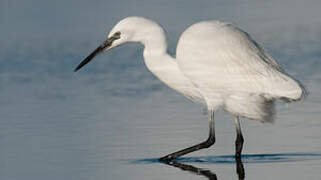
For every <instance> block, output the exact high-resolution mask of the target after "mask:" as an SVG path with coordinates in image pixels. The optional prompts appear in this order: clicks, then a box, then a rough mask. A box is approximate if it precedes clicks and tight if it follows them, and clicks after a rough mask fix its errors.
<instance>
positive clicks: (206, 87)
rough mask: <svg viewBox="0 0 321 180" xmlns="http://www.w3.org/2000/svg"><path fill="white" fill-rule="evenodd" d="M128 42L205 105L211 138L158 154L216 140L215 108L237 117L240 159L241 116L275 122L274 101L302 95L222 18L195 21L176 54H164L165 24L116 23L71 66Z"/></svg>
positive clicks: (176, 154) (171, 84)
mask: <svg viewBox="0 0 321 180" xmlns="http://www.w3.org/2000/svg"><path fill="white" fill-rule="evenodd" d="M126 42H139V43H141V44H143V46H144V52H143V53H144V60H145V64H146V66H147V68H148V69H149V70H150V71H151V72H152V73H153V74H154V75H155V76H156V77H158V78H159V79H160V80H161V81H162V82H164V83H165V84H166V85H168V86H169V87H171V88H173V89H174V90H176V91H178V92H180V93H182V94H183V95H184V96H186V97H187V98H189V99H191V100H192V101H194V102H197V103H200V104H202V105H204V106H206V107H207V110H208V114H209V137H208V139H207V140H206V141H204V142H202V143H200V144H197V145H195V146H192V147H189V148H186V149H183V150H180V151H177V152H174V153H171V154H168V155H167V156H164V157H162V158H160V160H162V161H171V160H172V159H174V158H177V157H179V156H182V155H185V154H187V153H190V152H194V151H197V150H199V149H203V148H208V147H210V146H211V145H213V144H214V143H215V133H214V111H215V110H217V109H219V108H221V109H224V110H225V111H227V112H230V113H231V114H233V115H234V116H235V125H236V141H235V157H236V158H237V159H240V158H241V152H242V148H243V142H244V139H243V136H242V132H241V126H240V120H239V117H245V118H248V119H252V120H257V121H261V122H273V116H274V113H275V111H274V101H275V100H283V101H286V102H290V101H298V100H300V99H302V97H303V96H304V95H305V94H306V91H305V89H304V87H303V86H302V85H301V83H300V82H299V81H297V80H295V79H294V78H292V77H291V76H290V75H288V74H287V73H286V72H285V71H284V70H283V69H282V68H281V67H280V65H279V64H278V63H277V62H276V61H275V60H274V59H273V58H272V57H271V56H270V55H268V54H267V53H266V52H265V51H264V50H263V49H262V48H261V47H260V46H259V45H258V43H256V42H255V41H254V40H253V39H252V38H251V37H250V35H249V34H248V33H246V32H244V31H243V30H241V29H240V28H238V27H236V26H234V25H232V24H229V23H224V22H220V21H203V22H199V23H196V24H194V25H192V26H190V27H189V28H187V30H185V32H184V33H183V34H182V35H181V37H180V39H179V41H178V45H177V49H176V59H175V58H174V57H172V56H171V55H169V54H168V53H167V42H166V37H165V32H164V29H163V28H162V27H161V26H160V25H159V24H157V23H155V22H154V21H152V20H149V19H146V18H143V17H127V18H125V19H123V20H121V21H120V22H118V23H117V24H116V25H115V27H114V28H113V29H112V30H111V31H110V33H109V35H108V38H107V39H106V40H105V41H104V42H103V43H102V44H101V45H100V46H98V48H97V49H95V50H94V51H93V52H92V53H91V54H90V55H89V56H88V57H87V58H85V59H84V60H83V61H82V62H81V63H80V64H79V65H78V67H77V68H76V69H75V71H77V70H79V69H80V68H81V67H83V66H84V65H86V64H87V63H88V62H89V61H91V60H92V59H93V58H94V57H95V56H96V55H98V54H100V53H101V52H104V51H107V50H109V49H111V48H114V47H116V46H119V45H122V44H124V43H126Z"/></svg>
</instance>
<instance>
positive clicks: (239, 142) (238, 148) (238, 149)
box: [235, 116, 244, 159]
mask: <svg viewBox="0 0 321 180" xmlns="http://www.w3.org/2000/svg"><path fill="white" fill-rule="evenodd" d="M235 127H236V140H235V158H236V159H241V154H242V149H243V143H244V139H243V135H242V131H241V125H240V120H239V117H238V116H236V117H235Z"/></svg>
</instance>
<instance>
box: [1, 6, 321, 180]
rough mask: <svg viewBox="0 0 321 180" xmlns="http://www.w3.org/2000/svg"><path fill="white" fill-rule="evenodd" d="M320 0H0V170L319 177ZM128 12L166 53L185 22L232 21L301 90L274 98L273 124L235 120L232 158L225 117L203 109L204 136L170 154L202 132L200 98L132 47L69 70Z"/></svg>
mask: <svg viewBox="0 0 321 180" xmlns="http://www.w3.org/2000/svg"><path fill="white" fill-rule="evenodd" d="M320 6H321V2H316V1H313V0H307V1H298V0H295V1H293V0H281V1H276V0H275V1H274V0H272V1H266V2H265V1H254V0H244V1H240V2H236V1H232V0H227V1H206V0H201V1H184V3H182V2H180V1H176V2H175V1H169V0H164V1H159V2H158V1H147V0H142V1H130V0H125V1H112V0H108V1H100V0H95V1H90V2H89V1H88V2H85V1H76V0H67V1H63V0H57V1H50V2H49V1H40V0H31V1H17V0H11V1H10V2H9V1H3V2H1V3H0V13H1V15H0V24H1V29H0V33H1V36H0V47H1V48H0V114H1V120H0V179H1V180H20V179H23V180H27V179H32V180H38V179H39V180H40V179H46V180H51V179H52V180H56V179H66V180H67V179H68V180H72V179H75V180H82V179H84V180H85V179H86V180H87V179H95V180H98V179H131V180H132V179H134V180H135V179H206V178H208V179H209V178H212V179H213V178H214V177H216V178H217V179H239V177H241V176H240V175H241V174H242V173H240V172H241V171H240V169H243V170H244V174H245V179H248V180H250V179H262V180H270V179H271V180H272V179H273V180H275V179H284V180H286V179H291V180H292V179H309V180H319V179H320V178H321V173H320V169H321V158H320V154H321V143H320V139H321V131H320V129H321V119H320V117H321V111H320V109H321V92H320V89H321V85H320V84H321V74H320V69H321V60H320V55H321V38H320V31H321V19H320V18H317V17H320V16H321V13H320V11H319V7H320ZM130 15H140V16H145V17H149V18H152V19H154V20H156V21H157V22H159V23H160V24H162V26H163V27H164V28H165V29H166V31H167V35H168V41H169V52H170V53H172V54H174V53H175V47H176V41H177V39H178V38H179V35H180V34H181V33H182V32H183V30H184V29H185V28H186V27H188V26H189V25H191V24H193V23H194V22H197V21H200V20H204V19H219V20H224V21H228V22H232V23H234V24H236V25H238V26H240V27H241V28H243V29H244V30H246V31H247V32H249V33H250V34H251V35H252V36H253V38H254V39H256V40H257V41H259V42H260V43H261V44H262V45H263V46H264V47H265V49H266V50H267V51H268V52H269V53H270V54H271V55H272V56H273V57H275V58H276V59H277V60H278V61H279V63H280V64H281V65H282V66H283V67H284V69H286V71H287V72H288V73H289V74H291V75H293V76H295V77H296V78H297V79H299V80H300V81H302V82H303V83H304V84H305V86H306V88H307V89H308V91H309V92H310V94H309V96H308V97H307V99H305V100H304V101H303V102H298V103H293V104H288V105H285V104H282V103H278V104H277V109H278V114H277V118H276V123H275V124H273V125H271V124H261V123H259V122H255V121H250V120H246V119H241V124H242V130H243V135H244V138H245V144H244V150H243V152H244V155H243V161H242V164H241V163H236V162H235V160H234V157H233V154H234V141H235V130H234V123H233V117H232V116H231V115H229V114H226V113H225V112H222V111H219V112H217V113H216V114H215V123H216V143H215V144H214V146H212V147H211V148H209V149H205V150H200V151H198V152H195V153H191V154H189V155H187V156H184V157H182V158H179V159H178V160H177V161H175V163H172V164H165V163H161V162H159V161H158V158H159V157H162V156H164V155H166V154H168V153H170V152H174V151H176V150H179V149H182V148H185V147H188V146H191V145H193V144H196V143H199V142H201V141H203V140H205V139H206V137H207V135H208V120H207V116H206V115H205V114H204V113H203V111H202V108H201V107H200V106H198V105H197V104H193V103H192V102H190V101H189V100H187V99H185V98H184V97H183V96H182V95H180V94H178V93H177V92H175V91H173V90H171V89H169V88H168V87H166V86H164V85H163V84H162V83H161V82H160V81H159V80H158V79H156V78H155V77H154V76H153V75H152V74H151V73H150V72H149V71H148V70H147V69H146V67H145V64H144V62H143V59H142V47H141V46H140V45H136V44H129V45H125V46H122V47H119V48H116V49H113V50H111V51H110V52H108V53H106V54H102V55H100V56H98V57H97V58H95V60H93V62H91V63H90V64H88V65H87V66H86V67H85V68H84V69H82V70H81V71H79V72H77V73H74V72H73V69H74V68H75V67H76V66H77V65H78V63H79V62H80V61H81V60H83V58H84V57H85V56H86V55H88V54H89V53H90V52H91V51H92V50H93V49H94V48H96V46H97V45H98V44H99V43H101V42H102V41H103V40H104V39H105V37H106V36H107V31H108V30H110V29H111V28H112V26H113V25H114V24H115V23H116V22H117V21H118V20H120V19H121V18H123V17H126V16H130Z"/></svg>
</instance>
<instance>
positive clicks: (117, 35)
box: [74, 32, 120, 72]
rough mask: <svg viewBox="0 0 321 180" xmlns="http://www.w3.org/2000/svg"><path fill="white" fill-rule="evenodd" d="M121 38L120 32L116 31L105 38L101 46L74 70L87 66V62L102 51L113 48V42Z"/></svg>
mask: <svg viewBox="0 0 321 180" xmlns="http://www.w3.org/2000/svg"><path fill="white" fill-rule="evenodd" d="M119 38H120V33H119V32H116V33H115V34H114V35H113V36H112V37H110V38H108V39H107V40H105V41H104V42H103V43H102V44H101V45H100V46H98V47H97V48H96V49H95V50H94V51H93V52H92V53H91V54H90V55H89V56H88V57H86V58H85V59H84V60H83V61H82V62H81V63H80V64H79V65H78V66H77V67H76V69H75V70H74V71H75V72H76V71H78V70H79V69H80V68H82V67H83V66H85V65H86V64H87V63H89V62H90V61H91V60H92V59H94V57H95V56H97V55H98V54H100V53H101V52H103V51H105V50H107V49H109V48H111V45H112V44H113V42H114V41H115V40H117V39H119Z"/></svg>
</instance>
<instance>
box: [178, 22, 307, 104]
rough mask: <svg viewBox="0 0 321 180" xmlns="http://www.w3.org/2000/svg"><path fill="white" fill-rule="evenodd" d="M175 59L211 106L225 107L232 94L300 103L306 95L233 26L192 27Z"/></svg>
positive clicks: (220, 24) (219, 24) (204, 23)
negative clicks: (298, 101)
mask: <svg viewBox="0 0 321 180" xmlns="http://www.w3.org/2000/svg"><path fill="white" fill-rule="evenodd" d="M176 58H177V61H178V64H179V67H180V69H181V70H182V72H183V73H184V74H185V75H186V76H187V77H188V78H190V79H191V81H193V83H194V84H195V85H196V86H197V87H198V88H199V89H200V91H201V92H202V93H203V96H204V97H205V99H207V101H209V102H208V104H209V105H212V106H219V105H223V104H224V103H225V102H226V100H227V98H228V97H229V96H231V95H240V97H243V94H244V97H246V96H248V95H249V94H255V95H259V96H263V97H264V98H266V99H267V100H270V99H278V98H285V99H289V100H298V99H300V98H301V97H302V95H303V93H304V89H303V88H302V86H301V85H300V83H299V82H298V81H296V80H294V79H293V78H292V77H291V76H289V75H287V74H286V73H285V72H284V71H283V70H282V68H281V67H280V66H279V65H278V63H277V62H276V61H275V60H274V59H273V58H272V57H271V56H269V55H268V54H267V53H266V52H265V51H264V50H263V49H262V48H261V47H260V46H259V45H258V44H257V43H256V42H255V41H254V40H253V39H252V38H251V37H250V36H249V35H248V34H247V33H246V32H244V31H242V30H241V29H239V28H237V27H235V26H233V25H231V24H227V23H223V22H219V21H204V22H200V23H197V24H194V25H192V26H191V27H189V28H188V29H187V30H186V31H185V32H184V33H183V34H182V36H181V37H180V39H179V42H178V45H177V52H176Z"/></svg>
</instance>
